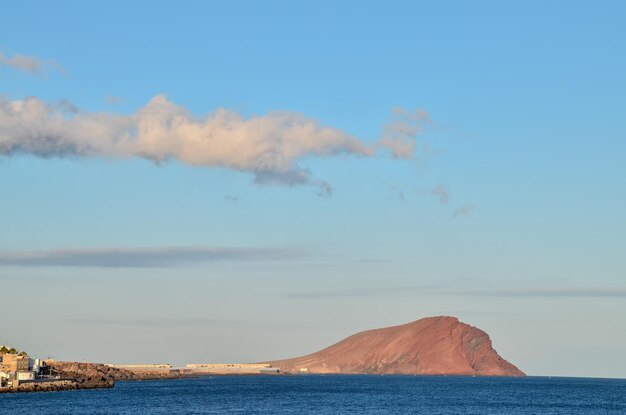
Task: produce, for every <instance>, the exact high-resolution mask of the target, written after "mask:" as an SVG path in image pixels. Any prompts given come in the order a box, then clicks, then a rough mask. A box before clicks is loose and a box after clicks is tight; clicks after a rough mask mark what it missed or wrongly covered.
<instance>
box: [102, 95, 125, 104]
mask: <svg viewBox="0 0 626 415" xmlns="http://www.w3.org/2000/svg"><path fill="white" fill-rule="evenodd" d="M104 100H105V102H106V103H107V104H111V105H117V104H119V103H120V102H122V98H120V97H116V96H114V95H107V96H106V97H104Z"/></svg>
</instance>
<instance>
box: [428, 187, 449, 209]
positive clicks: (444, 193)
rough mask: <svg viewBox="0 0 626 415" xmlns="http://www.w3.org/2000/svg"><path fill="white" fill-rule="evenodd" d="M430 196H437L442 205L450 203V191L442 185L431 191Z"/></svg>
mask: <svg viewBox="0 0 626 415" xmlns="http://www.w3.org/2000/svg"><path fill="white" fill-rule="evenodd" d="M430 194H431V195H433V196H435V197H436V198H437V199H438V200H439V203H441V204H446V203H448V202H449V201H450V194H449V193H448V189H446V187H445V186H444V185H442V184H440V185H437V186H436V187H433V188H432V189H430Z"/></svg>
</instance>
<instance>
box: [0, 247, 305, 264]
mask: <svg viewBox="0 0 626 415" xmlns="http://www.w3.org/2000/svg"><path fill="white" fill-rule="evenodd" d="M302 255H304V253H303V252H300V251H297V250H294V249H281V248H227V247H161V248H103V249H57V250H43V251H28V252H4V253H2V252H0V266H3V265H4V266H23V267H57V266H58V267H97V268H150V267H173V266H191V265H194V264H200V263H208V262H216V261H238V262H240V261H273V260H291V259H293V258H298V257H300V256H302Z"/></svg>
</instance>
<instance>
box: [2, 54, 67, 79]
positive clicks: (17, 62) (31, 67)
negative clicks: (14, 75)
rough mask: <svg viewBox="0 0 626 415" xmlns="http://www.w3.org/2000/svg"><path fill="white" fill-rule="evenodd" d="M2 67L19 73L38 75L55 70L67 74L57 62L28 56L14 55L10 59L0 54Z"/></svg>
mask: <svg viewBox="0 0 626 415" xmlns="http://www.w3.org/2000/svg"><path fill="white" fill-rule="evenodd" d="M0 66H8V67H10V68H13V69H16V70H18V71H24V72H30V73H32V74H36V75H39V74H42V73H44V72H45V71H46V70H47V69H55V70H57V71H59V72H61V73H65V69H63V67H62V66H61V65H59V64H58V63H57V62H56V61H53V60H44V59H39V58H36V57H34V56H26V55H13V56H11V57H8V56H6V55H5V54H4V53H2V52H0Z"/></svg>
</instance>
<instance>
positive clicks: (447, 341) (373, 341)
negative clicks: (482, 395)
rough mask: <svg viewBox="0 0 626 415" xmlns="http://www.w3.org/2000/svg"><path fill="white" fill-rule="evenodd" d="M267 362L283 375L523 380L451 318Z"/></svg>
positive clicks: (478, 333) (479, 334)
mask: <svg viewBox="0 0 626 415" xmlns="http://www.w3.org/2000/svg"><path fill="white" fill-rule="evenodd" d="M267 363H270V364H271V365H272V366H274V367H279V368H280V369H281V370H282V371H284V372H300V371H301V369H305V370H306V371H308V372H309V373H377V374H380V373H386V374H420V375H476V376H524V373H523V372H522V371H521V370H519V369H518V368H517V367H515V366H514V365H512V364H511V363H509V362H507V361H506V360H504V359H503V358H502V357H500V356H499V355H498V353H497V352H496V351H495V350H494V349H493V347H492V345H491V339H490V338H489V336H488V335H487V333H485V332H484V331H482V330H480V329H478V328H476V327H472V326H470V325H468V324H465V323H462V322H460V321H459V320H458V319H457V318H455V317H428V318H423V319H421V320H417V321H414V322H412V323H408V324H403V325H400V326H394V327H387V328H382V329H376V330H368V331H364V332H361V333H357V334H355V335H352V336H350V337H348V338H346V339H344V340H342V341H340V342H339V343H336V344H334V345H332V346H330V347H328V348H326V349H324V350H321V351H319V352H316V353H313V354H310V355H307V356H303V357H296V358H293V359H286V360H278V361H273V362H267Z"/></svg>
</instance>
